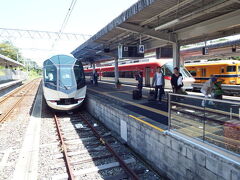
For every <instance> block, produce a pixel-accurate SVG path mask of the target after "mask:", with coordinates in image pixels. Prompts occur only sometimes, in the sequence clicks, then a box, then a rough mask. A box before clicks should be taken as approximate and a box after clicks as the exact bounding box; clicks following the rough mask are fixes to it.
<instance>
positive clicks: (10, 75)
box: [0, 54, 28, 96]
mask: <svg viewBox="0 0 240 180" xmlns="http://www.w3.org/2000/svg"><path fill="white" fill-rule="evenodd" d="M23 66H24V65H23V64H22V63H19V62H17V61H15V60H13V59H11V58H8V57H6V56H4V55H2V54H0V96H2V95H4V94H6V93H7V92H8V91H10V90H11V89H14V88H15V87H17V86H19V85H20V84H21V83H22V81H24V80H26V79H27V78H28V74H27V73H26V72H23V71H21V70H17V68H18V67H23Z"/></svg>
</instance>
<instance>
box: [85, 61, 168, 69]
mask: <svg viewBox="0 0 240 180" xmlns="http://www.w3.org/2000/svg"><path fill="white" fill-rule="evenodd" d="M171 61H172V59H159V60H157V59H156V60H155V61H149V62H136V63H129V64H121V65H119V67H131V66H141V65H146V64H156V63H157V64H158V65H159V66H162V65H163V64H165V63H167V62H171ZM112 67H114V66H102V67H96V69H100V68H112ZM88 69H92V68H88Z"/></svg>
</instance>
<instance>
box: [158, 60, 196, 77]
mask: <svg viewBox="0 0 240 180" xmlns="http://www.w3.org/2000/svg"><path fill="white" fill-rule="evenodd" d="M173 68H174V67H173V63H172V62H168V63H166V64H165V65H164V66H163V71H164V73H165V76H172V74H173ZM180 73H181V74H182V75H183V77H184V78H188V77H192V75H191V74H190V73H189V72H188V70H187V69H186V68H185V67H183V66H181V67H180Z"/></svg>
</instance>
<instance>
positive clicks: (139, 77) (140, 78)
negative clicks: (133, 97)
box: [136, 72, 143, 95]
mask: <svg viewBox="0 0 240 180" xmlns="http://www.w3.org/2000/svg"><path fill="white" fill-rule="evenodd" d="M136 80H137V81H138V86H137V88H138V90H139V92H140V94H141V95H142V88H143V73H142V72H139V73H138V74H137V75H136Z"/></svg>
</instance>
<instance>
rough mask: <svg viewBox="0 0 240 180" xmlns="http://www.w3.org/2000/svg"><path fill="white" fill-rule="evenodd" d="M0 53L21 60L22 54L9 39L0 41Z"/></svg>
mask: <svg viewBox="0 0 240 180" xmlns="http://www.w3.org/2000/svg"><path fill="white" fill-rule="evenodd" d="M0 54H2V55H4V56H7V57H9V58H11V59H13V60H15V61H17V60H19V61H20V62H22V55H21V53H20V51H19V49H18V48H17V47H15V46H14V45H13V44H12V43H11V42H9V41H5V42H3V43H0Z"/></svg>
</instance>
